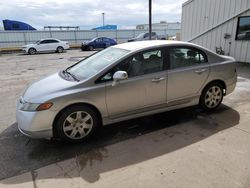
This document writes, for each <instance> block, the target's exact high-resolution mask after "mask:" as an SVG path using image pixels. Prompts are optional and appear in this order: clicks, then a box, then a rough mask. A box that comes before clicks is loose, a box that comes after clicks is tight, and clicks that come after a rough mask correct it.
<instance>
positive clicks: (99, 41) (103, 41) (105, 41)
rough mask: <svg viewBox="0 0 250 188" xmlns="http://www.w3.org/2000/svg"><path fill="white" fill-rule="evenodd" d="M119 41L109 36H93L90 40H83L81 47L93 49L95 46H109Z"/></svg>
mask: <svg viewBox="0 0 250 188" xmlns="http://www.w3.org/2000/svg"><path fill="white" fill-rule="evenodd" d="M116 44H117V42H116V41H115V40H113V39H110V38H107V37H98V38H93V39H92V40H90V41H87V42H83V43H82V46H81V49H82V51H84V50H93V49H95V48H107V47H109V46H113V45H116Z"/></svg>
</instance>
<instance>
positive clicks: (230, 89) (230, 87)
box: [226, 82, 236, 95]
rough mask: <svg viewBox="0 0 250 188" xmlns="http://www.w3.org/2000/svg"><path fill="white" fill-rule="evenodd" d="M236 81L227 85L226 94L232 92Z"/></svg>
mask: <svg viewBox="0 0 250 188" xmlns="http://www.w3.org/2000/svg"><path fill="white" fill-rule="evenodd" d="M235 87H236V82H235V83H233V84H230V85H228V86H227V91H226V95H228V94H230V93H232V92H233V91H234V90H235Z"/></svg>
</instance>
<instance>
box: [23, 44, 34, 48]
mask: <svg viewBox="0 0 250 188" xmlns="http://www.w3.org/2000/svg"><path fill="white" fill-rule="evenodd" d="M34 46H35V44H26V45H24V46H23V48H30V47H34Z"/></svg>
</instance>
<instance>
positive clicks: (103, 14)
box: [102, 12, 105, 26]
mask: <svg viewBox="0 0 250 188" xmlns="http://www.w3.org/2000/svg"><path fill="white" fill-rule="evenodd" d="M104 16H105V13H104V12H103V13H102V26H104Z"/></svg>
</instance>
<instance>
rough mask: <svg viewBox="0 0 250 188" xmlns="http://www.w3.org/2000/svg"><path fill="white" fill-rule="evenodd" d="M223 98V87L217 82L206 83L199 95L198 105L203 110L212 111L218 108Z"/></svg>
mask: <svg viewBox="0 0 250 188" xmlns="http://www.w3.org/2000/svg"><path fill="white" fill-rule="evenodd" d="M222 100H223V87H222V85H221V84H219V83H216V82H215V83H211V84H209V85H207V86H206V87H205V88H204V89H203V91H202V94H201V97H200V106H201V107H202V109H204V110H205V111H212V110H215V109H216V108H218V107H219V106H220V104H221V102H222Z"/></svg>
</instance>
